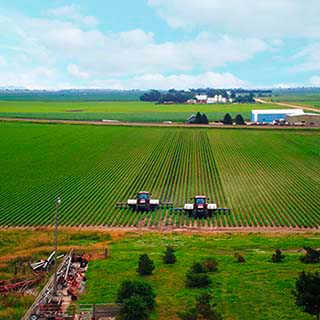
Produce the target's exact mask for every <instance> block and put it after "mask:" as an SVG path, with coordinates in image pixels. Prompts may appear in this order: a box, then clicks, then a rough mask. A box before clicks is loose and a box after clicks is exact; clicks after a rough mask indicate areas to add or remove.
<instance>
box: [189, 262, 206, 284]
mask: <svg viewBox="0 0 320 320" xmlns="http://www.w3.org/2000/svg"><path fill="white" fill-rule="evenodd" d="M206 271H207V270H206V269H205V267H204V266H203V265H202V264H201V263H195V264H194V265H193V266H192V267H191V268H190V269H189V271H188V272H187V275H186V287H187V288H205V287H208V286H209V285H210V284H211V279H210V278H209V276H208V274H207V273H206Z"/></svg>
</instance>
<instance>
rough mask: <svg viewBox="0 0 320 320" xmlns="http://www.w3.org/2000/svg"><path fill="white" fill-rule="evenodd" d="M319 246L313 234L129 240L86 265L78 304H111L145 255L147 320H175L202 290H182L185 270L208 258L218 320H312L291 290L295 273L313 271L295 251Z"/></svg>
mask: <svg viewBox="0 0 320 320" xmlns="http://www.w3.org/2000/svg"><path fill="white" fill-rule="evenodd" d="M319 240H320V238H319V235H318V234H317V235H313V236H312V235H311V234H310V235H309V236H308V235H304V236H301V235H300V236H299V235H297V236H294V235H291V236H290V237H282V238H281V237H278V238H277V237H264V236H262V235H248V236H245V235H240V236H239V235H215V236H211V237H210V236H198V235H193V236H190V235H189V236H184V235H179V234H173V235H157V234H133V235H131V236H130V237H125V238H123V239H120V240H118V241H114V242H113V243H112V244H111V247H110V252H111V257H110V259H105V260H97V261H92V262H91V263H90V264H89V269H88V272H87V274H86V277H87V280H88V281H87V287H86V292H85V294H84V295H83V296H82V297H81V299H80V302H79V303H106V302H108V303H112V302H115V298H116V293H117V289H118V287H119V285H120V283H121V281H123V280H127V279H131V280H132V279H141V278H142V277H140V276H138V274H137V272H136V269H137V261H138V258H139V255H140V254H143V253H147V254H148V255H149V257H150V258H151V259H153V261H154V264H155V270H154V272H153V274H152V275H151V276H147V277H144V278H143V280H145V281H147V282H148V283H150V284H151V285H152V286H153V287H154V289H155V291H156V293H157V299H156V301H157V306H156V308H155V312H154V313H153V314H152V315H151V319H158V320H176V319H178V317H177V312H178V311H183V310H185V309H186V308H188V307H190V306H192V305H193V304H194V298H195V296H197V295H199V293H200V292H204V291H205V290H206V289H187V288H186V287H185V282H184V281H185V275H186V273H187V271H188V268H189V267H190V266H191V265H192V264H193V263H194V262H202V261H203V260H204V259H206V258H208V257H214V258H215V259H216V260H217V261H218V263H219V265H218V271H217V272H216V273H212V274H211V275H210V278H211V279H212V282H213V284H212V286H211V292H212V295H213V297H214V302H215V303H216V304H217V309H218V310H219V312H220V313H221V314H222V315H223V319H225V320H231V319H232V320H236V319H239V320H243V319H256V320H259V319H261V320H262V319H263V320H266V319H270V320H274V319H288V320H289V319H290V320H294V319H296V320H298V319H299V320H302V319H305V320H307V319H314V317H312V316H310V315H309V314H306V313H303V312H302V311H301V310H300V309H299V308H298V307H297V306H296V305H295V302H294V297H293V295H292V290H293V289H294V286H295V279H296V278H297V276H298V273H299V272H301V271H302V270H310V271H311V270H318V269H319V267H318V266H315V265H308V266H307V265H303V264H302V263H301V262H300V261H299V257H300V256H301V254H302V253H301V252H299V250H300V251H301V246H304V245H310V246H312V245H313V246H316V245H317V244H318V243H319ZM167 245H172V246H174V248H175V250H176V256H177V262H176V264H174V265H166V264H164V263H163V262H162V259H161V256H162V254H163V253H162V252H163V251H164V249H165V247H166V246H167ZM276 248H281V250H283V252H284V254H285V255H286V259H285V260H284V262H283V263H280V264H279V263H278V264H276V263H271V262H270V260H271V255H272V253H273V252H274V250H275V249H276ZM236 252H240V253H241V254H243V255H244V257H245V259H246V262H245V263H243V264H239V263H236V262H235V260H234V258H233V255H234V254H235V253H236Z"/></svg>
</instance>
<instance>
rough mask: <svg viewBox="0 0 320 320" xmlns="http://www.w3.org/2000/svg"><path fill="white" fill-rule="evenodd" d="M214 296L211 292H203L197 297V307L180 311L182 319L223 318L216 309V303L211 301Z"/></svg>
mask: <svg viewBox="0 0 320 320" xmlns="http://www.w3.org/2000/svg"><path fill="white" fill-rule="evenodd" d="M211 300H212V297H211V295H210V294H209V293H207V292H205V293H202V294H201V295H200V296H198V297H196V304H195V307H192V308H190V309H188V310H187V311H185V312H180V313H178V316H179V317H180V319H182V320H198V319H203V320H204V319H206V320H221V319H222V317H221V315H220V314H219V313H218V312H217V311H216V310H215V306H216V305H215V304H212V303H211Z"/></svg>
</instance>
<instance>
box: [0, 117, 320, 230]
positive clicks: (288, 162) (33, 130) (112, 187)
mask: <svg viewBox="0 0 320 320" xmlns="http://www.w3.org/2000/svg"><path fill="white" fill-rule="evenodd" d="M0 136H1V137H2V139H0V181H1V184H0V225H2V226H6V225H10V226H23V225H50V224H52V222H53V212H54V199H55V197H57V196H58V195H59V196H61V197H62V205H61V211H60V213H61V215H60V223H61V224H63V225H82V226H85V225H104V226H128V227H130V226H146V227H155V228H157V227H160V226H161V227H168V228H170V227H186V228H192V227H206V228H215V227H237V226H239V227H259V226H265V227H277V226H287V227H289V226H293V227H318V226H319V225H320V197H319V194H320V139H319V138H320V131H319V130H299V131H293V130H255V129H251V130H249V129H248V130H244V129H242V130H239V129H238V130H237V129H230V130H219V129H177V128H137V127H135V128H133V127H96V126H80V125H78V126H72V125H39V124H37V125H36V124H23V123H0ZM142 189H147V190H149V191H151V192H152V193H153V194H154V196H155V197H160V199H162V200H163V201H166V200H167V201H173V202H174V204H175V205H176V206H178V207H181V206H183V204H184V202H185V201H186V200H189V199H190V197H192V196H193V195H195V194H201V193H204V194H207V195H208V196H209V197H210V198H211V200H213V201H216V203H217V204H218V205H219V206H221V207H224V206H228V207H230V208H231V214H227V215H222V214H217V215H215V216H214V217H213V218H211V219H208V220H197V221H195V220H194V219H193V218H189V217H188V216H186V215H185V214H183V213H182V214H179V213H174V212H171V211H168V210H165V209H164V210H159V211H157V212H153V213H148V214H145V213H144V214H136V213H133V212H131V211H129V210H121V209H116V208H115V203H116V202H117V201H119V200H126V199H128V198H130V197H133V196H134V195H135V193H136V192H137V191H139V190H142Z"/></svg>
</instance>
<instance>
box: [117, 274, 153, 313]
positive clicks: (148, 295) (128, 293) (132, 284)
mask: <svg viewBox="0 0 320 320" xmlns="http://www.w3.org/2000/svg"><path fill="white" fill-rule="evenodd" d="M134 295H137V296H140V297H142V298H143V301H144V302H145V303H146V305H147V308H148V309H150V310H151V309H153V307H154V305H155V297H156V294H155V292H154V290H153V288H152V287H151V286H150V284H148V283H146V282H143V281H137V280H134V281H131V280H125V281H123V282H122V283H121V285H120V288H119V290H118V293H117V299H116V301H117V302H118V303H123V302H124V300H126V299H129V298H131V297H132V296H134Z"/></svg>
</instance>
